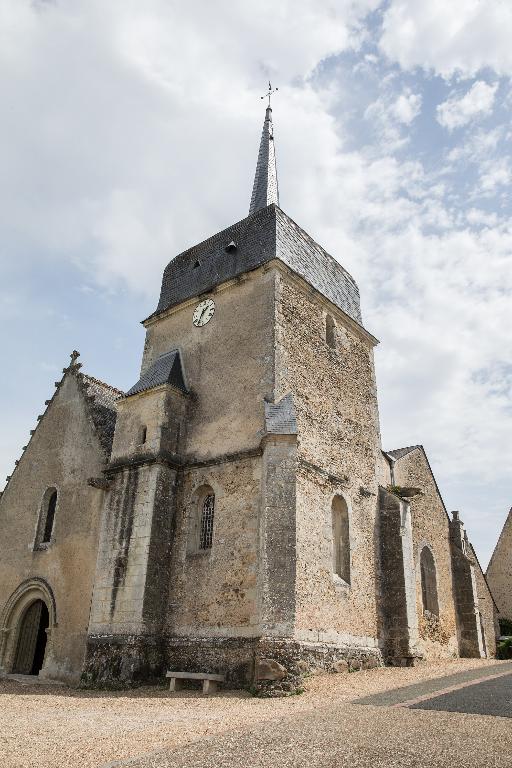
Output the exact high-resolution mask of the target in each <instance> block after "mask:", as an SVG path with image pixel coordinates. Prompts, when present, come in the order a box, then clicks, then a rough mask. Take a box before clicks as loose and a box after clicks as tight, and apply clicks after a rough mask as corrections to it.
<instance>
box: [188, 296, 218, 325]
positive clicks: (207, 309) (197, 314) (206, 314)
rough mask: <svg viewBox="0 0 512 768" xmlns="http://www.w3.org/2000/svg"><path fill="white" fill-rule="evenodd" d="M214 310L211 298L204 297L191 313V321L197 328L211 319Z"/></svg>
mask: <svg viewBox="0 0 512 768" xmlns="http://www.w3.org/2000/svg"><path fill="white" fill-rule="evenodd" d="M214 312H215V302H214V301H213V299H206V300H205V301H202V302H201V303H200V304H198V305H197V307H196V308H195V310H194V314H193V315H192V322H193V323H194V325H195V326H196V327H197V328H200V327H201V326H202V325H206V323H207V322H208V321H209V320H211V319H212V317H213V313H214Z"/></svg>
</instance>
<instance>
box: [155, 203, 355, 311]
mask: <svg viewBox="0 0 512 768" xmlns="http://www.w3.org/2000/svg"><path fill="white" fill-rule="evenodd" d="M232 243H234V247H233V245H232ZM273 259H279V260H280V261H281V262H283V264H285V265H286V266H287V267H289V268H290V269H291V270H292V271H293V272H295V273H296V274H298V275H299V276H300V277H302V278H303V279H304V280H305V281H306V282H307V283H309V285H311V286H312V287H313V288H315V289H316V290H317V291H319V292H320V293H321V294H322V295H323V296H325V297H326V298H327V299H329V301H331V302H332V303H333V304H335V305H336V306H337V307H339V308H340V309H341V310H343V312H345V313H346V314H347V315H348V316H349V317H351V318H352V319H353V320H355V322H356V323H358V324H359V325H361V326H362V320H361V308H360V299H359V290H358V288H357V285H356V282H355V280H354V278H353V277H351V275H349V273H348V272H347V271H346V269H344V268H343V267H342V266H341V264H339V262H337V261H336V259H334V258H333V257H332V256H331V255H330V254H328V253H327V252H326V251H325V250H324V249H323V248H322V247H321V246H320V245H318V243H316V242H315V241H314V240H313V238H312V237H310V236H309V235H308V234H307V233H306V232H305V231H304V230H303V229H301V228H300V227H299V226H298V224H296V223H295V222H294V221H293V220H292V219H291V218H290V217H289V216H287V215H286V213H284V211H282V210H281V209H280V208H278V207H277V205H274V204H272V205H269V206H267V207H266V208H262V209H261V210H259V211H257V212H256V213H255V214H254V215H252V216H248V217H247V218H246V219H242V221H239V222H237V223H236V224H233V225H232V226H231V227H228V228H227V229H224V230H222V231H221V232H218V233H217V234H216V235H213V236H212V237H210V238H208V239H207V240H204V241H203V242H202V243H199V245H195V246H193V247H192V248H190V249H189V250H188V251H184V252H183V253H181V254H180V255H179V256H176V258H175V259H173V260H172V261H171V262H169V264H168V265H167V267H166V268H165V271H164V276H163V279H162V289H161V291H160V300H159V302H158V307H157V309H156V312H154V314H153V315H151V317H154V316H156V315H158V314H160V313H161V312H164V311H165V310H167V309H170V308H171V307H175V306H176V305H178V304H181V303H182V302H183V301H186V300H188V299H191V298H193V297H197V296H200V295H201V294H204V293H207V292H209V291H211V290H213V288H215V287H216V286H218V285H220V284H221V283H225V282H226V281H228V280H232V279H233V278H235V277H238V276H239V275H242V274H244V273H246V272H250V271H251V270H253V269H257V268H258V267H261V266H262V265H263V264H266V263H267V262H269V261H272V260H273ZM148 319H149V318H148Z"/></svg>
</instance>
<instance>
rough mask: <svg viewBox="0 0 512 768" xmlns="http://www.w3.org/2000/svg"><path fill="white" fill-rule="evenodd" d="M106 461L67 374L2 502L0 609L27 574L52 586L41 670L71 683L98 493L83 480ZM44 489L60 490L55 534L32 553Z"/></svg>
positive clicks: (83, 619) (81, 642)
mask: <svg viewBox="0 0 512 768" xmlns="http://www.w3.org/2000/svg"><path fill="white" fill-rule="evenodd" d="M104 465H105V456H104V455H103V453H102V451H101V447H100V443H99V440H98V437H97V436H96V434H95V433H94V431H93V428H92V425H91V422H90V419H89V416H88V412H87V409H86V406H85V402H84V400H83V397H82V395H81V394H80V393H79V390H78V385H77V381H76V379H75V377H74V375H71V374H68V375H67V376H65V377H64V380H63V383H62V384H61V386H60V388H59V390H58V392H57V393H56V394H55V397H54V398H53V400H52V402H51V403H50V405H49V407H48V410H47V412H46V413H45V415H44V416H43V419H42V420H41V421H40V423H39V425H38V427H37V429H36V431H35V434H34V435H33V437H32V439H31V440H30V443H29V445H28V447H27V449H26V451H25V452H24V454H23V457H22V459H21V462H20V464H19V466H18V467H17V469H16V470H15V472H14V474H13V476H12V478H11V481H10V482H9V484H8V486H7V489H6V491H5V492H4V494H3V496H2V498H1V500H0V611H1V610H2V608H3V606H4V605H5V602H6V600H7V599H8V598H9V596H10V595H11V594H12V593H13V592H14V590H15V589H17V587H18V586H19V585H20V583H21V582H23V581H25V580H26V579H31V578H34V577H37V578H42V579H44V580H45V581H46V582H47V583H48V584H49V585H50V588H51V589H52V591H53V593H54V595H55V601H56V610H57V621H58V626H57V627H56V628H55V629H53V630H52V632H51V635H50V642H49V644H48V646H47V654H46V659H45V665H44V668H43V672H44V673H45V674H46V675H48V676H49V677H52V678H56V679H61V680H64V681H66V682H76V681H77V680H78V678H79V676H80V672H81V669H82V663H83V658H84V652H85V642H86V636H87V625H88V621H89V609H90V604H91V593H92V585H93V579H94V566H95V562H96V550H97V543H98V533H99V519H100V513H101V501H102V495H103V492H102V491H100V490H98V489H96V488H91V487H90V486H88V485H87V479H88V478H89V477H91V476H98V475H101V471H102V469H103V467H104ZM49 487H55V488H56V489H57V491H58V501H57V509H56V513H55V521H54V528H53V533H52V539H51V543H50V545H49V546H48V547H47V548H46V549H39V550H36V551H34V539H35V535H36V528H37V524H38V519H39V515H40V510H41V502H42V498H43V495H44V493H45V491H46V489H47V488H49ZM15 630H16V628H13V629H12V631H13V632H15ZM8 671H10V670H8Z"/></svg>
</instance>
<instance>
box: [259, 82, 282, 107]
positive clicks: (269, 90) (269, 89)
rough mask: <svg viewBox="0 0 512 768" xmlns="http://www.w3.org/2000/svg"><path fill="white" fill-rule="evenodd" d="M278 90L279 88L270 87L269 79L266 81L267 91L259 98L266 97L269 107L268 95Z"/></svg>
mask: <svg viewBox="0 0 512 768" xmlns="http://www.w3.org/2000/svg"><path fill="white" fill-rule="evenodd" d="M278 90H279V88H272V83H271V82H270V80H269V81H268V91H267V93H265V95H264V96H261V97H260V98H262V99H267V98H268V105H269V107H270V97H271V96H272V94H273V93H275V92H276V91H278Z"/></svg>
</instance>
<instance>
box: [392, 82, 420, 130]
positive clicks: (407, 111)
mask: <svg viewBox="0 0 512 768" xmlns="http://www.w3.org/2000/svg"><path fill="white" fill-rule="evenodd" d="M421 101H422V99H421V95H420V94H419V93H412V92H411V91H409V90H407V91H405V92H404V93H401V94H400V96H399V97H398V99H397V100H396V101H395V103H394V105H393V114H394V116H395V118H396V120H397V121H398V122H399V123H404V125H410V124H411V123H412V121H413V120H415V119H416V118H417V117H418V115H419V114H420V112H421Z"/></svg>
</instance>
